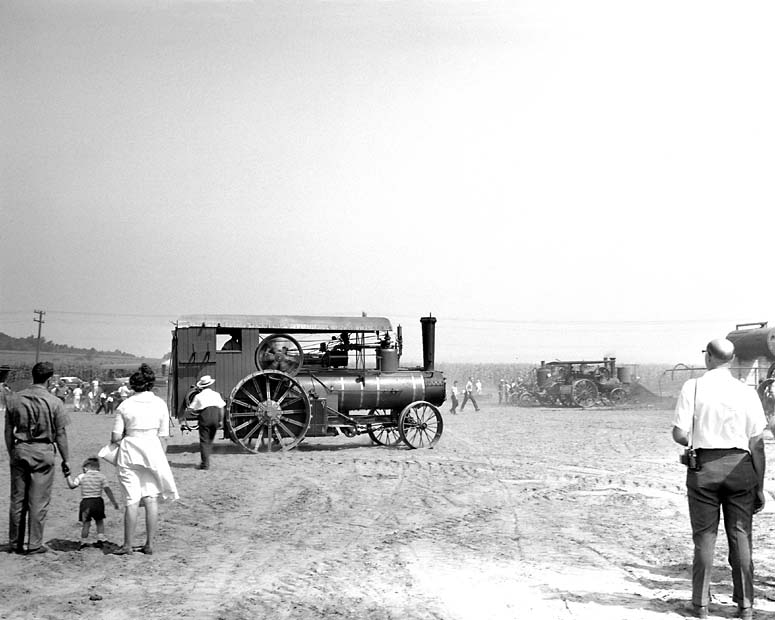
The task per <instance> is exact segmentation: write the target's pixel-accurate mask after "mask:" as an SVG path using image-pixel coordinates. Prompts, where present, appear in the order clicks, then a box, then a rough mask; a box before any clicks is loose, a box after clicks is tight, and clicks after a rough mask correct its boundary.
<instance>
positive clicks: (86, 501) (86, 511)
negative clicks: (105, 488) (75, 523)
mask: <svg viewBox="0 0 775 620" xmlns="http://www.w3.org/2000/svg"><path fill="white" fill-rule="evenodd" d="M104 518H105V502H104V501H103V499H102V498H101V497H84V498H83V499H82V500H81V505H80V506H79V507H78V520H79V521H80V522H81V523H88V522H89V521H91V520H92V519H94V520H95V521H101V520H102V519H104Z"/></svg>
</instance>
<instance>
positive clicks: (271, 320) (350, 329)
mask: <svg viewBox="0 0 775 620" xmlns="http://www.w3.org/2000/svg"><path fill="white" fill-rule="evenodd" d="M420 321H421V325H422V339H423V365H422V367H418V368H400V367H399V361H400V356H401V350H402V346H403V338H402V333H401V326H399V327H398V329H397V333H396V336H395V339H393V336H392V329H391V326H390V322H389V321H388V320H387V319H384V318H377V317H349V318H348V317H257V316H251V317H235V316H229V317H212V316H196V317H181V319H179V321H178V323H177V325H176V329H175V331H174V332H173V361H174V363H173V364H172V367H171V373H172V375H173V377H172V379H173V380H171V381H170V386H171V390H172V393H171V398H170V400H171V402H170V406H171V409H172V410H174V411H177V412H178V417H179V418H180V419H181V420H184V419H185V416H186V413H185V412H186V406H187V404H188V403H190V402H191V399H192V398H193V396H194V394H195V393H196V392H195V390H194V389H192V386H193V385H194V384H195V383H196V379H197V378H199V377H201V376H204V375H206V374H210V375H211V376H213V377H215V379H216V387H217V388H218V389H219V391H221V393H222V394H223V395H224V396H227V394H228V398H226V402H227V407H226V416H225V418H226V419H225V421H224V425H225V432H226V433H228V435H229V437H230V438H231V440H232V441H233V442H235V443H237V444H238V445H240V446H241V447H242V448H243V449H244V450H245V451H247V452H253V453H258V452H272V451H277V450H289V449H291V448H294V447H295V446H297V445H299V443H301V442H302V441H303V440H304V438H305V437H325V436H334V435H339V434H343V435H345V436H348V437H354V436H356V435H360V434H364V433H365V434H368V436H369V437H370V438H371V440H372V441H373V442H374V443H375V444H379V445H385V446H395V445H399V444H404V445H406V446H408V447H410V448H423V447H428V448H432V447H433V446H434V445H436V443H437V442H438V440H439V439H440V437H441V434H442V432H443V429H444V421H443V419H442V416H441V413H440V411H439V408H438V407H439V405H441V404H442V403H443V402H444V397H445V392H446V385H445V379H444V376H443V374H442V373H441V372H439V371H437V370H434V355H435V352H434V349H435V323H436V319H435V318H433V317H423V318H421V319H420ZM226 338H228V340H226ZM220 341H224V342H223V344H221V345H220V346H216V345H218V344H220ZM210 345H212V347H211V346H210ZM173 386H174V387H173Z"/></svg>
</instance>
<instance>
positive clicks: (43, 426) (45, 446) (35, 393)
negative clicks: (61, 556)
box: [5, 362, 70, 554]
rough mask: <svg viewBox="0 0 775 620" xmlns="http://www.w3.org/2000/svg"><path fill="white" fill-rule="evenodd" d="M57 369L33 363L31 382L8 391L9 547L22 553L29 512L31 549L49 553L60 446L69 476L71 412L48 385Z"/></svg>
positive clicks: (6, 422)
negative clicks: (46, 538) (47, 529)
mask: <svg viewBox="0 0 775 620" xmlns="http://www.w3.org/2000/svg"><path fill="white" fill-rule="evenodd" d="M53 374H54V366H53V364H51V362H38V363H37V364H35V365H34V366H33V367H32V382H33V385H32V386H31V387H29V388H27V389H26V390H22V391H21V392H18V393H16V394H10V395H9V396H8V397H7V401H6V411H5V446H6V449H7V450H8V458H9V461H10V465H11V501H10V510H9V528H8V543H9V548H8V551H10V552H16V553H24V528H25V523H24V522H25V515H27V516H28V517H29V543H28V546H27V554H35V553H45V552H47V551H48V547H45V546H44V545H43V528H44V526H45V524H46V515H47V513H48V506H49V503H50V501H51V487H52V486H53V483H54V462H55V455H56V449H55V446H56V448H57V449H59V454H60V456H61V457H62V473H63V474H64V475H65V476H68V475H70V466H69V465H68V463H67V459H68V456H69V451H68V443H67V428H66V427H67V425H68V424H69V423H70V417H69V416H68V415H67V412H66V411H65V406H64V404H62V401H61V400H60V399H59V398H57V397H56V396H54V395H53V394H51V392H49V391H48V389H46V386H47V384H48V382H49V379H51V376H52V375H53Z"/></svg>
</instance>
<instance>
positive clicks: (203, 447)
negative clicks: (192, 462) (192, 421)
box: [187, 375, 226, 469]
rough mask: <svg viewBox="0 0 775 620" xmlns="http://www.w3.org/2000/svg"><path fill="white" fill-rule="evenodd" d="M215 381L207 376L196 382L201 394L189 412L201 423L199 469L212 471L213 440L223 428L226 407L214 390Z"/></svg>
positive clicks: (197, 396) (193, 401) (192, 403)
mask: <svg viewBox="0 0 775 620" xmlns="http://www.w3.org/2000/svg"><path fill="white" fill-rule="evenodd" d="M214 384H215V379H213V378H212V377H211V376H210V375H205V376H204V377H202V378H201V379H199V381H197V382H196V387H197V389H198V390H199V392H198V393H197V394H196V396H194V398H193V400H192V401H191V404H190V405H189V406H188V407H187V412H188V411H192V412H195V413H196V414H197V420H198V423H199V454H200V457H201V462H200V463H199V465H197V469H210V455H211V454H212V452H213V440H214V439H215V435H216V433H217V432H218V429H219V428H222V427H223V408H224V407H225V406H226V403H225V402H224V400H223V398H222V397H221V395H220V394H219V393H218V392H216V391H215V390H214V389H212V386H213V385H214Z"/></svg>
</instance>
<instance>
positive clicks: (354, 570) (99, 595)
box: [0, 405, 775, 620]
mask: <svg viewBox="0 0 775 620" xmlns="http://www.w3.org/2000/svg"><path fill="white" fill-rule="evenodd" d="M671 417H672V412H671V411H669V410H659V409H646V408H643V409H624V410H612V409H591V410H578V409H538V408H535V409H520V408H514V407H499V406H498V405H484V406H482V410H481V412H479V413H475V412H473V411H472V410H466V411H465V412H463V413H462V414H459V415H456V416H452V415H446V416H445V429H444V435H443V437H442V438H441V441H440V442H439V444H438V446H437V447H436V448H435V449H433V450H408V449H401V448H399V449H396V448H385V447H377V446H372V445H370V442H369V439H368V437H366V436H363V437H357V438H353V439H348V438H345V437H341V438H331V439H307V440H305V442H304V443H302V444H301V445H300V446H299V447H298V448H297V449H296V450H293V451H290V452H287V453H280V454H271V455H246V454H242V453H240V452H239V451H238V450H237V449H236V447H235V446H233V445H232V444H230V443H229V442H228V441H219V442H218V445H217V447H216V454H215V456H214V469H212V470H210V471H204V472H202V471H198V470H196V469H194V466H195V465H196V463H197V462H198V458H199V457H198V444H197V438H196V436H195V435H194V434H181V432H180V430H179V429H177V428H175V436H174V437H173V438H172V440H171V442H170V447H169V450H168V455H169V460H170V462H171V464H172V468H173V472H174V474H175V476H176V480H177V484H178V488H179V490H180V493H181V499H180V501H178V502H175V503H172V504H164V505H162V506H161V509H160V531H159V536H158V539H157V543H156V551H155V554H154V555H153V556H146V555H143V554H139V553H135V554H134V555H132V556H114V555H110V554H109V552H110V551H111V549H112V548H115V545H113V546H108V547H107V548H104V549H97V548H91V547H90V548H86V549H83V550H78V543H79V537H80V527H79V525H78V523H77V516H76V515H77V506H78V500H79V491H78V490H75V491H71V490H69V489H68V488H67V486H66V484H65V482H64V480H63V479H62V477H61V476H57V482H56V485H55V489H54V493H53V499H52V503H51V507H50V511H49V516H48V522H47V525H46V536H45V540H46V542H47V544H48V545H49V546H50V547H51V549H52V552H50V553H48V554H46V555H38V556H18V555H14V554H0V618H8V619H13V620H19V619H23V618H35V619H38V618H52V619H54V618H56V619H69V618H82V617H83V618H90V619H93V618H111V619H119V620H120V619H127V620H129V619H131V620H136V619H137V618H145V619H149V620H150V619H153V618H205V619H209V618H213V619H224V620H231V619H242V618H252V619H255V618H272V619H279V620H283V619H305V620H313V619H318V618H339V619H352V620H356V619H357V620H382V619H401V620H415V619H416V620H420V619H429V618H432V619H445V620H446V619H449V620H483V619H486V620H501V619H504V620H505V619H515V618H516V619H522V618H524V619H538V620H541V619H555V618H558V619H559V618H577V619H590V620H591V619H593V618H594V619H595V620H600V619H612V620H627V619H632V620H640V619H643V620H646V619H651V618H667V619H669V618H680V617H683V616H684V611H683V610H684V607H685V604H686V602H687V601H688V600H689V596H690V581H689V577H690V562H691V550H692V547H691V541H690V531H689V520H688V511H687V507H686V499H685V493H684V486H683V478H684V475H685V470H684V468H683V467H682V466H681V465H680V464H679V463H678V461H677V457H678V454H679V449H678V446H677V445H675V444H673V443H672V440H671V439H670V433H669V429H670V421H671ZM72 419H73V423H72V425H71V427H70V438H71V452H72V458H71V461H72V462H73V463H74V464H76V465H77V464H79V463H80V462H81V461H82V459H83V458H85V457H86V456H88V455H91V454H95V453H96V452H97V450H98V449H99V448H100V446H101V445H103V444H104V443H105V442H106V441H107V438H108V436H109V432H110V427H111V425H112V418H110V417H105V416H95V415H93V414H91V413H83V412H79V413H73V414H72ZM767 450H768V453H769V454H770V456H771V457H772V455H773V441H772V439H771V438H769V437H768V439H767ZM7 460H8V457H7V454H6V453H5V451H3V453H2V457H0V466H2V471H4V472H7V471H8V468H7ZM103 471H104V472H105V473H106V475H107V476H108V479H109V480H110V481H111V485H112V487H113V488H114V489H115V490H117V489H118V484H117V483H116V482H115V472H114V470H113V468H112V466H110V465H107V464H103ZM6 476H7V474H6ZM773 476H775V466H772V467H771V472H770V475H769V476H768V490H770V485H772V488H775V484H773ZM7 508H8V485H7V483H6V485H5V486H4V491H3V492H2V495H1V496H0V514H2V515H3V518H5V515H6V514H7ZM774 515H775V499H772V498H771V499H770V505H769V506H768V508H767V509H766V510H765V511H764V512H763V513H761V514H760V515H757V517H756V518H755V529H754V538H755V542H754V544H755V555H754V558H755V562H756V570H757V578H756V597H757V599H756V606H757V609H758V612H757V615H756V617H757V618H760V619H767V618H769V619H771V620H772V619H775V539H774V538H773V537H772V536H771V535H770V531H771V530H772V529H773V525H775V516H774ZM141 520H142V519H141ZM121 528H122V518H121V513H120V512H117V511H115V510H114V509H113V508H112V507H110V506H108V519H107V534H108V538H109V539H110V541H112V542H113V543H119V542H120V541H121V536H122V534H121V532H122V529H121ZM142 530H143V527H142V525H140V526H139V528H138V542H142V536H143V533H142ZM93 535H94V534H92V536H93ZM726 553H727V547H726V541H725V539H724V537H723V533H722V535H721V536H720V537H719V541H718V544H717V566H718V568H717V570H716V573H715V580H714V586H713V590H714V605H713V606H712V609H711V612H712V615H713V616H714V617H719V618H731V617H734V612H735V608H734V605H733V603H732V601H731V579H730V573H729V568H728V566H727V565H726Z"/></svg>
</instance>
